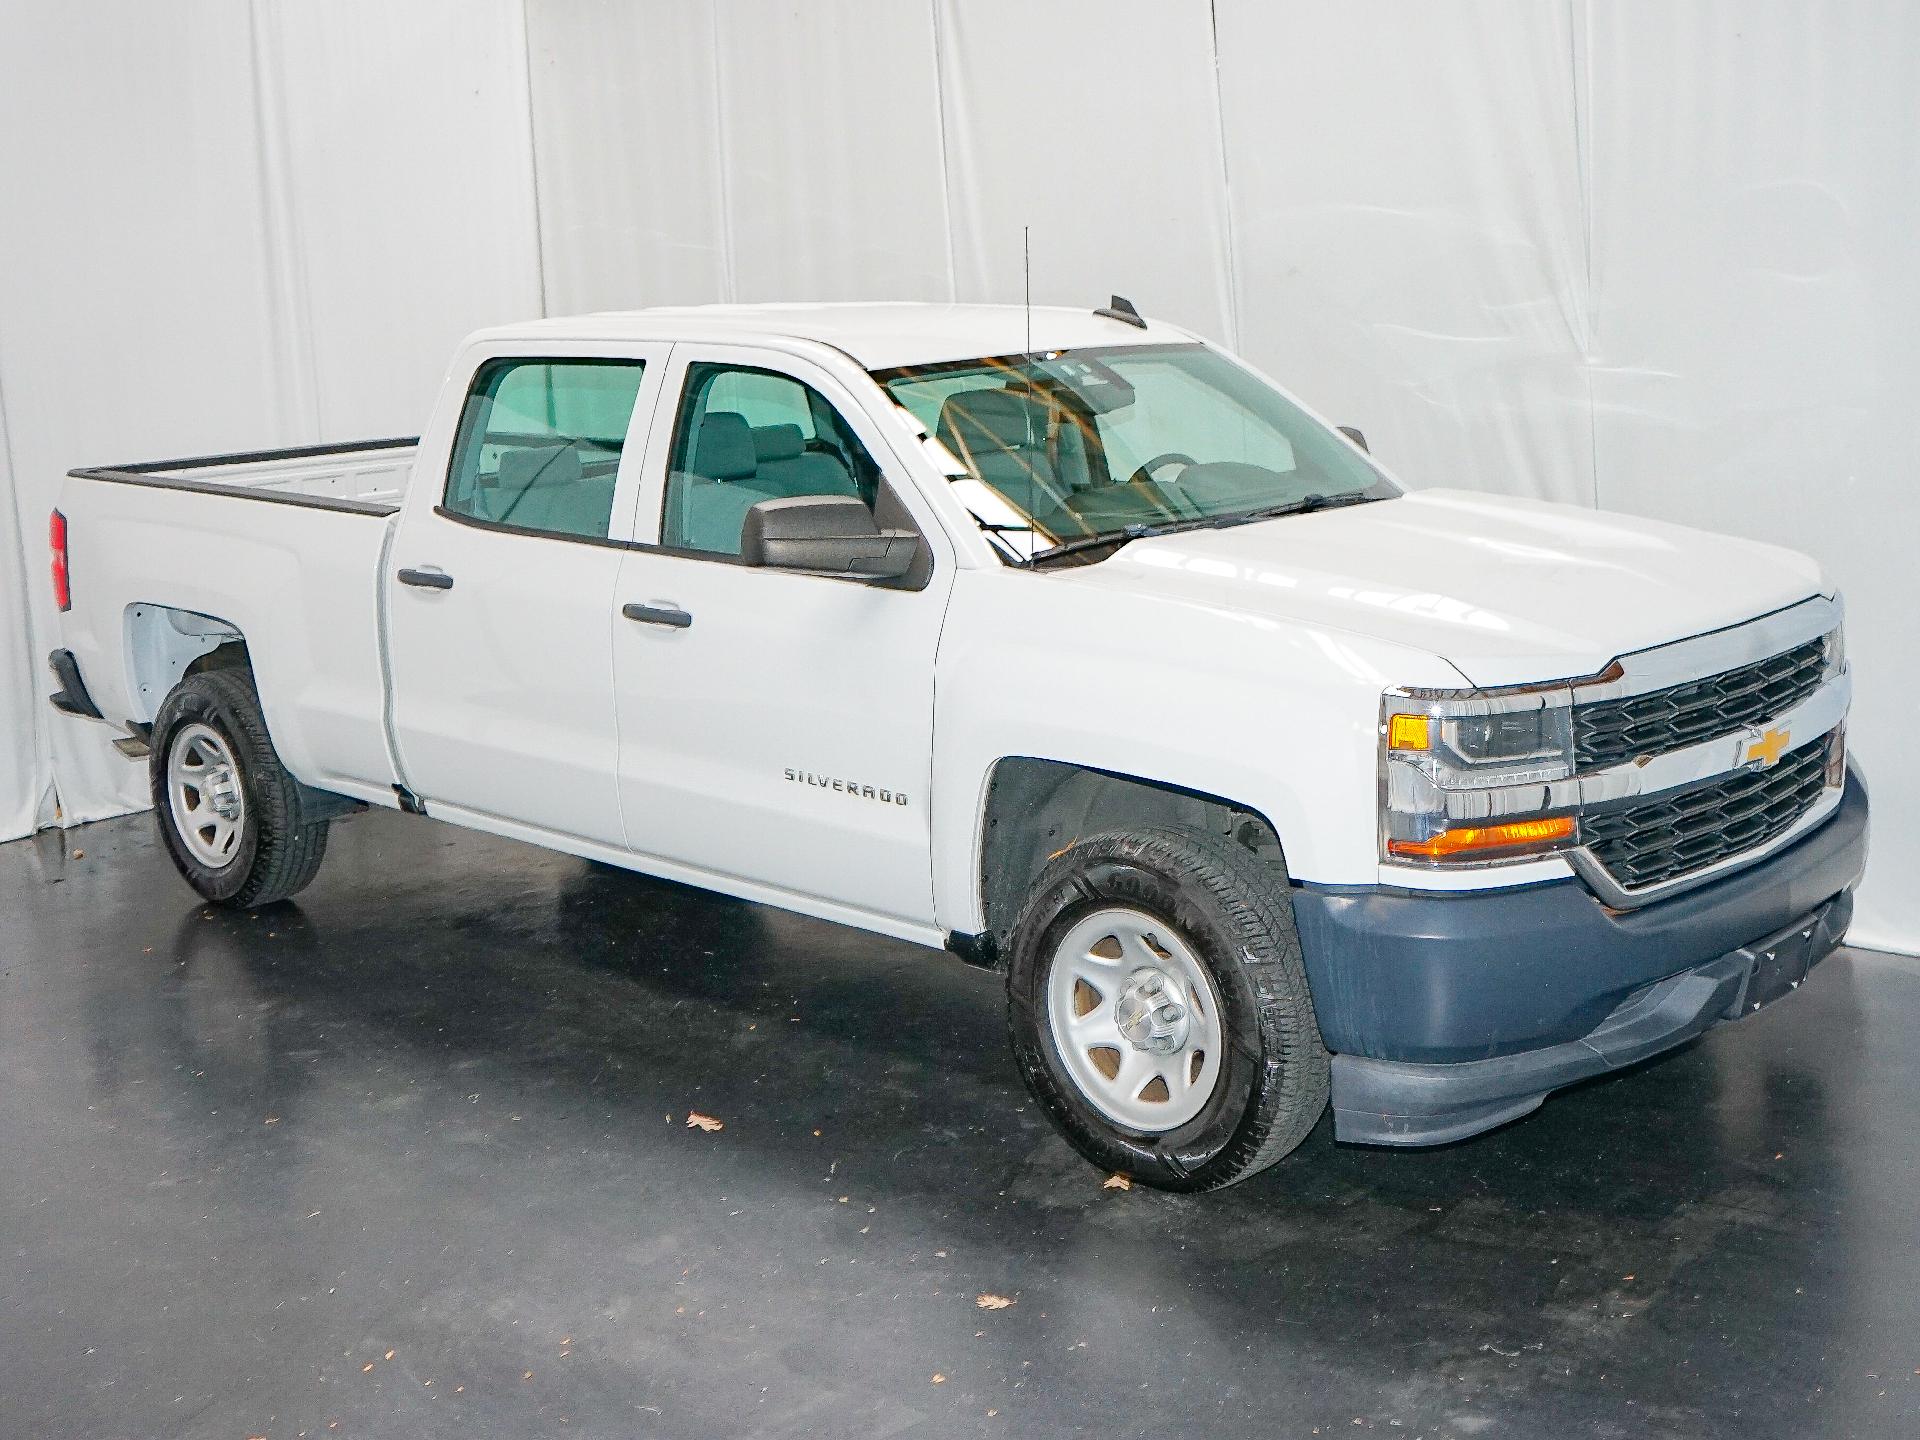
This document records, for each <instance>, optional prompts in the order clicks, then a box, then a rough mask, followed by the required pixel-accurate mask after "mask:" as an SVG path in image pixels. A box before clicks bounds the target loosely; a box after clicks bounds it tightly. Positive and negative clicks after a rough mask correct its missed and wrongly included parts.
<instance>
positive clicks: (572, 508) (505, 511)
mask: <svg viewBox="0 0 1920 1440" xmlns="http://www.w3.org/2000/svg"><path fill="white" fill-rule="evenodd" d="M616 480H617V476H616V474H615V473H614V471H613V470H612V469H611V468H609V469H608V470H607V472H606V473H605V474H603V475H588V474H586V472H585V469H584V467H583V466H582V465H581V463H580V451H579V450H578V449H577V448H575V447H574V446H572V445H526V446H519V447H516V448H514V449H511V450H502V451H501V452H500V469H499V473H498V474H497V475H496V476H495V478H494V481H493V484H492V485H490V486H487V487H485V488H483V489H482V490H481V491H480V493H479V497H478V498H479V499H480V503H481V505H482V507H483V509H484V511H485V514H486V518H487V519H489V520H494V521H497V522H499V523H500V524H502V525H524V526H526V527H527V528H528V529H530V530H551V531H554V532H556V533H558V534H562V535H605V534H606V533H607V524H608V521H609V520H610V519H611V518H612V516H613V488H614V484H615V482H616Z"/></svg>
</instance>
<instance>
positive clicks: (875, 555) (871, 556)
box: [740, 495, 920, 580]
mask: <svg viewBox="0 0 1920 1440" xmlns="http://www.w3.org/2000/svg"><path fill="white" fill-rule="evenodd" d="M919 554H920V536H919V534H918V533H917V532H916V531H913V530H882V529H881V528H880V527H879V525H878V524H876V523H875V521H874V518H873V512H872V511H871V510H869V509H868V508H867V507H866V503H865V502H864V501H862V500H859V499H856V498H855V497H854V496H851V495H795V496H791V497H787V498H783V499H778V500H762V501H760V502H759V503H758V504H756V505H755V506H754V507H753V508H752V509H750V510H748V511H747V518H746V520H745V521H744V522H743V523H742V525H741V527H740V558H741V559H742V560H743V561H745V562H746V563H747V564H749V565H764V566H766V567H768V568H769V569H775V570H801V571H805V572H806V573H808V574H812V575H845V576H853V577H857V578H859V579H864V580H897V579H899V578H900V577H901V576H903V575H905V574H907V573H908V572H909V571H910V570H912V569H913V564H914V561H915V560H916V559H917V558H919Z"/></svg>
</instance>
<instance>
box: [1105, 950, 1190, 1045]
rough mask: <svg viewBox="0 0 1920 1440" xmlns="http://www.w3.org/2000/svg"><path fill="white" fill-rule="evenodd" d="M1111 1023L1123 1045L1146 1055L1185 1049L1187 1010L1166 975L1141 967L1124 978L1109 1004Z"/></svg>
mask: <svg viewBox="0 0 1920 1440" xmlns="http://www.w3.org/2000/svg"><path fill="white" fill-rule="evenodd" d="M1113 1022H1114V1024H1115V1025H1117V1026H1119V1027H1120V1033H1121V1034H1122V1035H1124V1036H1126V1039H1127V1043H1128V1044H1129V1045H1131V1046H1133V1048H1134V1049H1136V1050H1144V1051H1146V1052H1147V1053H1148V1054H1150V1055H1172V1054H1175V1053H1177V1052H1179V1051H1181V1050H1183V1049H1185V1048H1186V1044H1187V1028H1188V1018H1187V1007H1186V1006H1185V1005H1183V1004H1181V1003H1180V999H1179V993H1178V991H1177V990H1176V988H1175V986H1174V984H1173V982H1172V981H1170V980H1169V979H1168V978H1167V976H1166V975H1165V974H1164V973H1163V972H1161V971H1159V970H1155V969H1153V968H1152V967H1151V966H1142V967H1141V968H1140V969H1138V970H1136V971H1134V972H1133V974H1131V975H1129V976H1128V977H1127V983H1126V984H1125V985H1123V986H1121V987H1120V994H1119V997H1118V998H1117V999H1116V1000H1115V1001H1114V1002H1113Z"/></svg>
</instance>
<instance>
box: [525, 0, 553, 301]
mask: <svg viewBox="0 0 1920 1440" xmlns="http://www.w3.org/2000/svg"><path fill="white" fill-rule="evenodd" d="M532 27H533V22H532V21H531V20H530V19H528V17H527V0H520V77H521V81H522V83H523V85H524V86H525V91H526V103H527V181H528V183H529V184H530V185H531V186H532V187H533V273H534V280H535V286H536V289H537V290H538V292H539V296H540V314H541V316H542V317H543V318H544V317H545V316H546V315H547V313H548V308H547V234H546V217H545V215H544V213H543V212H542V210H541V207H540V135H539V123H540V122H539V119H538V117H537V114H536V111H535V106H534V103H533V28H532Z"/></svg>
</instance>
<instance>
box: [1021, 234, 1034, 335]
mask: <svg viewBox="0 0 1920 1440" xmlns="http://www.w3.org/2000/svg"><path fill="white" fill-rule="evenodd" d="M1020 283H1021V287H1022V290H1023V293H1024V296H1025V304H1026V310H1027V364H1029V365H1031V364H1033V227H1032V226H1030V225H1022V226H1021V227H1020Z"/></svg>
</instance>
